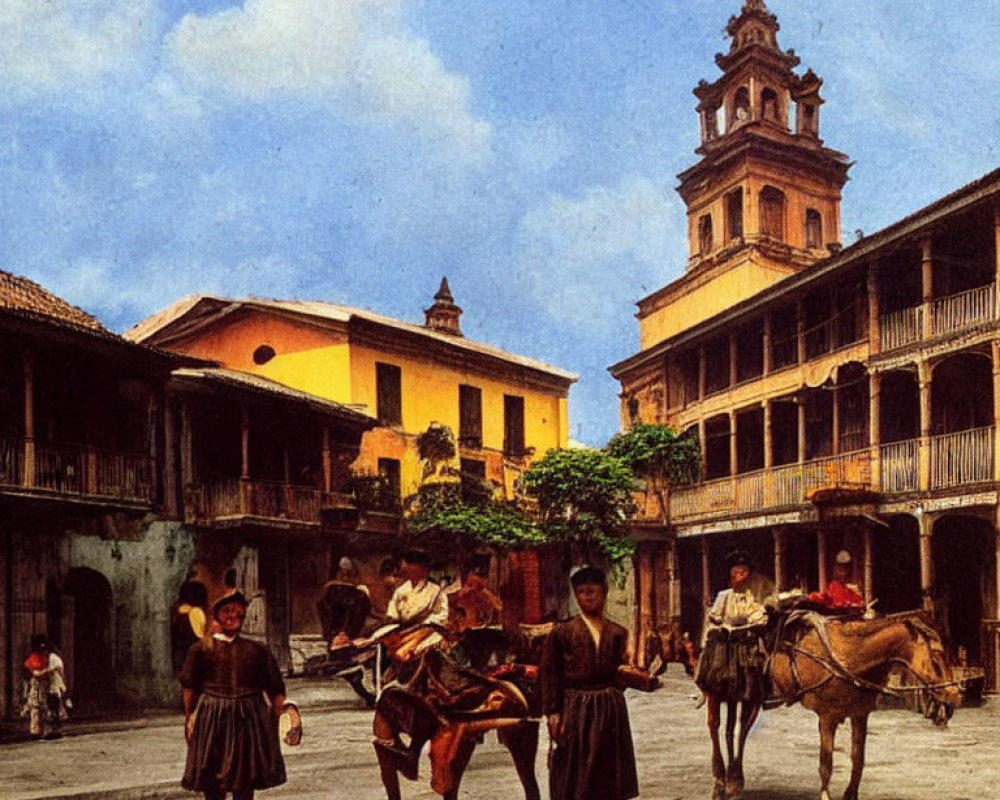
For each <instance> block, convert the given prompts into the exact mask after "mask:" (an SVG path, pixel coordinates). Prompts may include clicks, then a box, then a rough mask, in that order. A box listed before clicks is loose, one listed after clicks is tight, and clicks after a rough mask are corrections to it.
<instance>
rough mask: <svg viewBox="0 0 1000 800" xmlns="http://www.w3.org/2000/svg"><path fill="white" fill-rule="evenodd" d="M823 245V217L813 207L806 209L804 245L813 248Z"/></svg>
mask: <svg viewBox="0 0 1000 800" xmlns="http://www.w3.org/2000/svg"><path fill="white" fill-rule="evenodd" d="M822 246H823V218H822V217H821V216H820V215H819V212H818V211H817V210H816V209H815V208H807V209H806V247H808V248H809V249H810V250H815V249H817V248H819V247H822Z"/></svg>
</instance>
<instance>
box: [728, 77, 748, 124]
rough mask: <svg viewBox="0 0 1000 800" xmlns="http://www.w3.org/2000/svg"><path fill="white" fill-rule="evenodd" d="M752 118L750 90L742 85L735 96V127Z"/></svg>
mask: <svg viewBox="0 0 1000 800" xmlns="http://www.w3.org/2000/svg"><path fill="white" fill-rule="evenodd" d="M749 119H750V92H748V91H747V88H746V87H745V86H741V87H740V88H739V89H737V90H736V96H735V97H734V98H733V125H731V126H730V127H734V126H736V125H739V124H740V123H742V122H746V121H747V120H749Z"/></svg>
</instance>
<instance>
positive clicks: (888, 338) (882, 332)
mask: <svg viewBox="0 0 1000 800" xmlns="http://www.w3.org/2000/svg"><path fill="white" fill-rule="evenodd" d="M923 325H924V310H923V308H921V307H920V306H913V307H912V308H901V309H900V310H899V311H893V312H892V313H891V314H885V315H884V316H882V317H880V318H879V347H880V348H881V349H882V350H883V351H885V350H895V349H896V348H897V347H903V346H905V345H908V344H913V343H914V342H919V341H920V337H921V335H922V333H921V332H922V330H923Z"/></svg>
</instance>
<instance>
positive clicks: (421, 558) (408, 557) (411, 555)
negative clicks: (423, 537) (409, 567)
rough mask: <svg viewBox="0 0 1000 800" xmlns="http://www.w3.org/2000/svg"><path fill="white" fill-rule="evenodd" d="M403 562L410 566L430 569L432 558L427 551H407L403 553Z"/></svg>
mask: <svg viewBox="0 0 1000 800" xmlns="http://www.w3.org/2000/svg"><path fill="white" fill-rule="evenodd" d="M403 561H405V562H407V563H408V564H419V565H420V566H422V567H427V568H428V569H430V566H431V557H430V554H429V553H428V552H427V551H426V550H417V549H413V550H407V551H406V552H405V553H403Z"/></svg>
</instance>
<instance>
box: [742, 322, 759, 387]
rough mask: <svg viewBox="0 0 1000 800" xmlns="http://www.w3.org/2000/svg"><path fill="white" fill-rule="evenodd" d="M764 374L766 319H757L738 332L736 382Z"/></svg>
mask: <svg viewBox="0 0 1000 800" xmlns="http://www.w3.org/2000/svg"><path fill="white" fill-rule="evenodd" d="M763 374H764V320H763V319H757V320H754V321H753V322H749V323H747V324H746V325H743V326H741V327H740V329H739V331H737V333H736V382H737V383H743V381H749V380H753V379H754V378H759V377H760V376H761V375H763Z"/></svg>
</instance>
